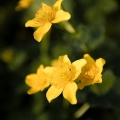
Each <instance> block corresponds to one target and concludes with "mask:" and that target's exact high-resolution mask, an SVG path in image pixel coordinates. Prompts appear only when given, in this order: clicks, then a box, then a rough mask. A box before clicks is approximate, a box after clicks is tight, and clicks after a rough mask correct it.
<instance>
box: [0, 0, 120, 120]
mask: <svg viewBox="0 0 120 120" xmlns="http://www.w3.org/2000/svg"><path fill="white" fill-rule="evenodd" d="M17 2H18V1H17V0H1V1H0V119H1V120H77V119H80V120H120V89H119V88H120V1H119V0H64V1H63V4H62V5H63V8H64V9H65V10H66V11H69V12H70V14H71V16H72V17H71V19H70V20H69V24H70V25H72V26H73V27H74V29H75V31H76V33H74V34H73V33H69V32H68V31H67V30H66V29H65V28H64V26H60V25H58V24H55V25H53V26H52V28H51V30H50V32H49V33H48V34H47V35H46V36H45V37H44V38H43V40H42V41H41V42H40V43H38V42H37V41H35V40H34V38H33V32H34V30H35V29H33V28H25V22H26V21H27V20H29V19H32V18H34V14H35V13H36V10H38V9H37V8H35V5H36V4H37V3H39V4H40V6H39V4H37V5H38V8H40V7H41V2H44V3H46V4H51V5H52V4H53V3H55V0H51V1H49V0H43V1H42V0H35V2H34V3H33V5H31V6H30V7H29V8H27V9H25V10H22V11H19V12H17V11H15V6H16V5H17ZM85 53H88V54H90V55H91V56H92V57H93V58H94V59H97V58H100V57H102V58H104V59H105V60H106V64H105V66H104V70H103V83H102V84H95V85H92V86H87V87H85V88H84V89H83V90H79V91H78V92H77V99H78V103H77V104H76V105H71V104H69V102H68V101H66V100H65V99H64V98H63V96H62V95H60V96H59V97H58V98H56V99H55V100H53V101H52V102H51V103H48V101H47V99H46V95H45V94H46V91H47V89H46V90H44V91H43V92H38V93H36V94H33V95H28V94H27V90H28V89H29V87H28V86H27V85H26V84H25V77H26V75H28V74H30V73H33V72H34V73H35V72H36V69H37V68H38V66H39V65H40V64H44V65H45V66H46V65H50V63H51V61H52V60H53V59H56V58H58V56H60V55H64V54H67V55H68V56H69V58H70V59H71V61H74V60H76V59H79V58H81V57H83V55H84V54H85ZM85 103H88V104H89V105H90V108H89V109H88V110H87V111H86V112H84V114H83V116H81V117H78V118H76V117H75V113H76V111H77V110H78V109H79V108H81V107H82V106H83V105H84V104H85Z"/></svg>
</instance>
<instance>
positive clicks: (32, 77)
mask: <svg viewBox="0 0 120 120" xmlns="http://www.w3.org/2000/svg"><path fill="white" fill-rule="evenodd" d="M35 79H37V75H36V74H29V75H27V76H26V79H25V83H26V84H27V85H29V86H34V85H35V84H36V82H35Z"/></svg>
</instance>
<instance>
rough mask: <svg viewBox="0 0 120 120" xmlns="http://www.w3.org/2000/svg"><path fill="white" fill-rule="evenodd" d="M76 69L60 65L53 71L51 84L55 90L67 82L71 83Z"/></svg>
mask: <svg viewBox="0 0 120 120" xmlns="http://www.w3.org/2000/svg"><path fill="white" fill-rule="evenodd" d="M75 72H76V69H75V67H74V66H72V64H71V66H69V65H67V64H60V65H58V66H57V67H55V69H54V70H53V74H52V78H51V81H50V82H51V84H52V85H54V86H55V87H57V88H61V87H64V86H65V85H66V84H68V82H70V81H73V77H74V76H75Z"/></svg>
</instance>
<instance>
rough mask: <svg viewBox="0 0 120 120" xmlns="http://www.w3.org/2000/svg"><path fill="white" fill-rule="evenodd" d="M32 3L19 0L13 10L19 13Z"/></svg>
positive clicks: (31, 1)
mask: <svg viewBox="0 0 120 120" xmlns="http://www.w3.org/2000/svg"><path fill="white" fill-rule="evenodd" d="M33 1H34V0H20V1H19V2H18V5H17V6H16V7H15V10H16V11H20V10H22V9H26V8H28V7H29V6H30V5H31V4H32V3H33Z"/></svg>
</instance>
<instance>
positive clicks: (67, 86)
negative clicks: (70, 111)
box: [46, 55, 86, 104]
mask: <svg viewBox="0 0 120 120" xmlns="http://www.w3.org/2000/svg"><path fill="white" fill-rule="evenodd" d="M85 64H86V60H85V59H80V60H76V61H75V62H73V63H71V61H70V60H69V58H68V56H67V55H64V56H60V57H59V59H58V62H57V64H56V65H55V66H54V67H52V70H51V77H50V84H51V87H50V88H49V89H48V91H47V93H46V97H47V99H48V101H49V102H51V101H52V100H53V99H55V98H57V97H58V96H59V95H60V94H61V93H63V97H64V98H65V99H67V100H68V101H69V102H70V103H71V104H76V103H77V99H76V91H77V89H78V87H77V84H76V83H75V82H74V80H75V79H76V78H77V77H78V75H79V74H80V72H81V68H82V66H84V65H85Z"/></svg>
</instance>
